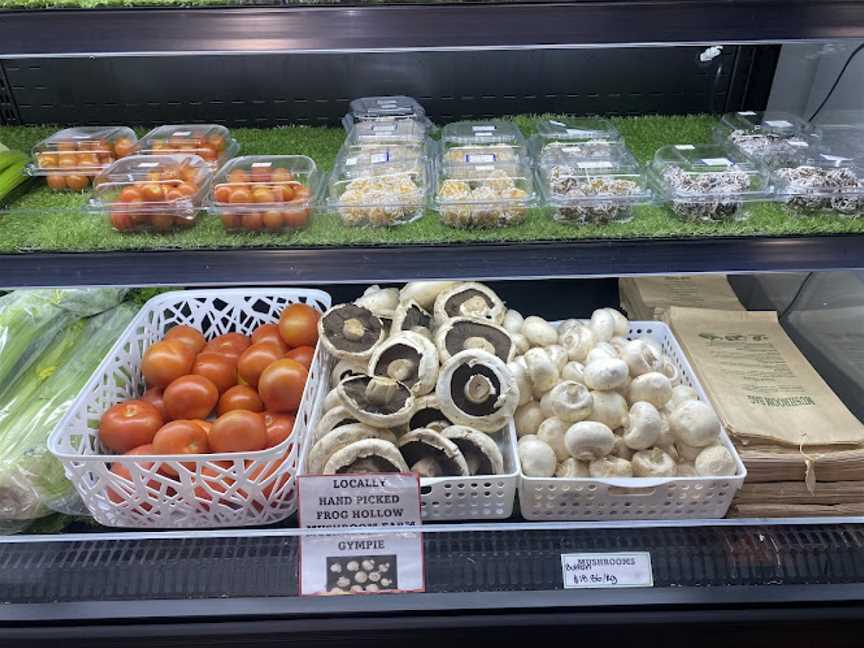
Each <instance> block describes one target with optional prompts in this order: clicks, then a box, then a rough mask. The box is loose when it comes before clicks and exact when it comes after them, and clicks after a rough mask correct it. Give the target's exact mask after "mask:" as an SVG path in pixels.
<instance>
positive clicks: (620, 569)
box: [561, 551, 654, 589]
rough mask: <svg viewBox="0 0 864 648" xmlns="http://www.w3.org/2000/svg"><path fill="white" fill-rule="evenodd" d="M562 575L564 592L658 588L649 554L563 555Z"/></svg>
mask: <svg viewBox="0 0 864 648" xmlns="http://www.w3.org/2000/svg"><path fill="white" fill-rule="evenodd" d="M561 575H562V578H563V580H564V589H601V588H607V587H654V572H653V570H652V568H651V554H650V553H648V552H647V551H634V552H627V553H578V554H561Z"/></svg>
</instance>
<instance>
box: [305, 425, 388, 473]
mask: <svg viewBox="0 0 864 648" xmlns="http://www.w3.org/2000/svg"><path fill="white" fill-rule="evenodd" d="M363 439H382V440H384V441H389V442H390V443H393V444H395V443H396V437H395V436H394V434H393V433H392V432H390V431H389V430H380V429H377V428H373V427H370V426H368V425H364V424H362V423H353V424H351V425H343V426H341V427H338V428H336V429H334V430H332V431H331V432H330V433H328V434H326V435H324V436H323V437H322V438H321V439H319V440H318V441H317V442H316V443H315V445H313V446H312V447H311V448H310V450H309V455H308V457H307V458H306V472H308V473H312V474H316V473H320V472H321V471H322V470H323V469H324V465H325V464H326V463H327V460H328V459H329V458H330V457H331V456H332V455H333V454H334V453H335V452H336V451H337V450H340V449H342V448H344V447H345V446H347V445H350V444H352V443H356V442H357V441H362V440H363Z"/></svg>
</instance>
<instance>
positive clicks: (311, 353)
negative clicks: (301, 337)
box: [285, 346, 315, 371]
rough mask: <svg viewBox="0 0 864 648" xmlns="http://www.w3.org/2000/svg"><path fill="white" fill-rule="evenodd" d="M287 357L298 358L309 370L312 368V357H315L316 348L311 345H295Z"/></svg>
mask: <svg viewBox="0 0 864 648" xmlns="http://www.w3.org/2000/svg"><path fill="white" fill-rule="evenodd" d="M285 357H286V358H291V359H292V360H296V361H297V362H299V363H300V364H302V365H303V366H304V367H306V370H307V371H308V370H309V369H311V368H312V358H314V357H315V348H314V347H311V346H299V347H295V348H293V349H291V350H290V351H289V352H288V353H286V354H285Z"/></svg>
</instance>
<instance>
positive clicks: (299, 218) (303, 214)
mask: <svg viewBox="0 0 864 648" xmlns="http://www.w3.org/2000/svg"><path fill="white" fill-rule="evenodd" d="M282 220H284V221H285V227H288V228H291V229H300V228H301V227H306V225H307V224H308V223H309V208H308V207H306V208H303V209H294V208H292V209H286V210H285V211H283V212H282Z"/></svg>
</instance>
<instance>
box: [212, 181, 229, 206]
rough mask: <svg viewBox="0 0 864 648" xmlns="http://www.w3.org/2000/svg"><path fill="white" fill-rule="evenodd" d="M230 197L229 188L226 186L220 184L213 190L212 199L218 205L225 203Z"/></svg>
mask: <svg viewBox="0 0 864 648" xmlns="http://www.w3.org/2000/svg"><path fill="white" fill-rule="evenodd" d="M230 197H231V187H229V186H228V185H227V184H220V185H219V186H217V187H216V188H215V189H214V190H213V199H214V200H215V201H216V202H219V203H227V202H228V199H229V198H230Z"/></svg>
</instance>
